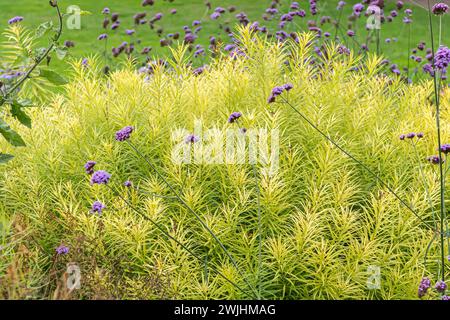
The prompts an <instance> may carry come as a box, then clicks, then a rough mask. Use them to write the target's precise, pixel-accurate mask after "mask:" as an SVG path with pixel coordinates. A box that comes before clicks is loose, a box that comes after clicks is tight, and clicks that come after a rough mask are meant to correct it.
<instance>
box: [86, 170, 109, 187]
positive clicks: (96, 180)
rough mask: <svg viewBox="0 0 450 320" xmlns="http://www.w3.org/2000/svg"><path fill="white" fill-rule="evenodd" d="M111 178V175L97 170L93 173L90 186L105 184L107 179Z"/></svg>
mask: <svg viewBox="0 0 450 320" xmlns="http://www.w3.org/2000/svg"><path fill="white" fill-rule="evenodd" d="M110 178H111V175H110V174H109V173H108V172H106V171H104V170H98V171H95V172H94V174H93V175H92V177H91V185H93V184H107V183H108V182H109V179H110Z"/></svg>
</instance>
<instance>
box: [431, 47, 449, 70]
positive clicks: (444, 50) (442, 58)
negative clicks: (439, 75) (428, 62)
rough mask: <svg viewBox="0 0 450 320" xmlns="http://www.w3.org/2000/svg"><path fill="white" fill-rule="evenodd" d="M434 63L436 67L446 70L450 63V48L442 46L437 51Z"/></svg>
mask: <svg viewBox="0 0 450 320" xmlns="http://www.w3.org/2000/svg"><path fill="white" fill-rule="evenodd" d="M434 64H435V66H436V68H438V69H439V70H441V72H445V71H446V70H447V67H448V66H449V65H450V49H449V48H448V47H444V46H441V47H440V48H439V49H438V51H437V52H436V55H435V58H434Z"/></svg>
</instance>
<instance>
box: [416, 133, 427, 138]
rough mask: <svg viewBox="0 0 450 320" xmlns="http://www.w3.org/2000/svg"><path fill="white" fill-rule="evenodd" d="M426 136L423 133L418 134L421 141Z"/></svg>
mask: <svg viewBox="0 0 450 320" xmlns="http://www.w3.org/2000/svg"><path fill="white" fill-rule="evenodd" d="M424 136H425V134H424V133H423V132H419V133H417V134H416V137H417V138H419V139H422V138H423V137H424Z"/></svg>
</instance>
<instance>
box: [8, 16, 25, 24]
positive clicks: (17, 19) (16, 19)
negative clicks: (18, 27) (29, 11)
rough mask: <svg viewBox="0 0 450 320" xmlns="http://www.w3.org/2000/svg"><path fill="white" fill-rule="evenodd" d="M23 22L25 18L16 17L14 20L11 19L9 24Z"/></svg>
mask: <svg viewBox="0 0 450 320" xmlns="http://www.w3.org/2000/svg"><path fill="white" fill-rule="evenodd" d="M22 21H23V17H21V16H16V17H14V18H11V19H9V20H8V24H15V23H19V22H22Z"/></svg>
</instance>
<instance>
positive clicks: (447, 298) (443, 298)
mask: <svg viewBox="0 0 450 320" xmlns="http://www.w3.org/2000/svg"><path fill="white" fill-rule="evenodd" d="M441 299H442V300H444V301H450V296H442V298H441Z"/></svg>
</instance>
